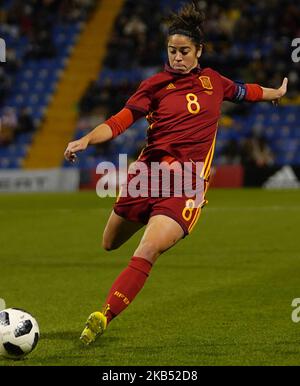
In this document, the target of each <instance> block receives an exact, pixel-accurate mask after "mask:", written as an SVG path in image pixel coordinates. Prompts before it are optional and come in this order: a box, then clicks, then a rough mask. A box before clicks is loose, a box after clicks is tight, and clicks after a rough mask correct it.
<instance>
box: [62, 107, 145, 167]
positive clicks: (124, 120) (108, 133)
mask: <svg viewBox="0 0 300 386" xmlns="http://www.w3.org/2000/svg"><path fill="white" fill-rule="evenodd" d="M140 117H141V113H139V112H136V111H134V110H130V109H128V108H124V109H123V110H121V111H120V112H119V113H118V114H116V115H114V116H112V117H111V118H109V119H108V120H107V121H105V122H104V123H102V124H100V125H99V126H97V127H96V128H95V129H94V130H92V131H91V132H90V133H88V134H87V135H85V136H84V137H82V138H80V139H78V140H77V141H73V142H70V143H69V144H68V147H67V149H66V151H65V154H64V156H65V159H66V160H67V161H70V162H73V163H74V162H75V161H76V158H77V156H76V153H78V152H80V151H84V150H85V149H86V148H87V147H88V146H89V145H97V144H100V143H104V142H107V141H110V140H111V139H113V138H115V137H117V136H118V135H120V134H122V133H123V132H124V131H126V130H127V129H128V128H129V127H130V126H131V125H132V124H133V123H134V122H135V121H136V120H137V119H139V118H140Z"/></svg>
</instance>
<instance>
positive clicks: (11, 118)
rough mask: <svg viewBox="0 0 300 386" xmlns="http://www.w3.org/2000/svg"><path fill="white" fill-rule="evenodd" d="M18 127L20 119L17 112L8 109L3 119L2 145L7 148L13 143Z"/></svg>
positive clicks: (0, 138)
mask: <svg viewBox="0 0 300 386" xmlns="http://www.w3.org/2000/svg"><path fill="white" fill-rule="evenodd" d="M17 126H18V118H17V114H16V112H15V110H14V109H13V108H11V107H7V108H6V109H4V112H3V114H2V117H1V129H0V145H2V146H6V145H10V144H11V143H12V142H13V140H14V138H15V132H16V129H17Z"/></svg>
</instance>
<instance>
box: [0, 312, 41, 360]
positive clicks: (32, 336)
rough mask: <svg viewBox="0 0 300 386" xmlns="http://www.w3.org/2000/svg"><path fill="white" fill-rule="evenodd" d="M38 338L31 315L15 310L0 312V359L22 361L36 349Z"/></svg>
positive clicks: (38, 334)
mask: <svg viewBox="0 0 300 386" xmlns="http://www.w3.org/2000/svg"><path fill="white" fill-rule="evenodd" d="M39 337H40V330H39V326H38V323H37V321H36V320H35V318H34V317H33V316H32V315H31V314H29V313H28V312H26V311H23V310H20V309H17V308H7V309H5V310H2V311H0V357H1V356H3V357H5V358H11V359H22V358H23V357H24V356H25V355H27V354H29V353H30V352H31V351H32V350H33V349H34V348H35V347H36V345H37V343H38V341H39Z"/></svg>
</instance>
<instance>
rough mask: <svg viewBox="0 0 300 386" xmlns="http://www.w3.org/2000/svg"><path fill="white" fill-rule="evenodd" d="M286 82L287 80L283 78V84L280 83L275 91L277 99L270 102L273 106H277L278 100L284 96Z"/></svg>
mask: <svg viewBox="0 0 300 386" xmlns="http://www.w3.org/2000/svg"><path fill="white" fill-rule="evenodd" d="M288 82H289V80H288V78H284V79H283V82H282V85H281V86H280V87H279V88H278V89H277V90H276V91H277V95H278V97H277V98H276V99H274V100H272V103H273V105H274V106H278V105H279V102H280V99H281V98H282V97H283V96H285V94H286V93H287V85H288Z"/></svg>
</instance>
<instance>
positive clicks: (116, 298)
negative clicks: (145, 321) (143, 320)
mask: <svg viewBox="0 0 300 386" xmlns="http://www.w3.org/2000/svg"><path fill="white" fill-rule="evenodd" d="M151 268H152V264H151V263H150V262H149V261H148V260H146V259H142V258H140V257H132V259H131V260H130V263H129V265H128V267H127V268H126V269H124V271H123V272H122V273H121V274H120V275H119V277H118V278H117V279H116V280H115V282H114V283H113V285H112V287H111V289H110V291H109V294H108V296H107V298H106V301H105V305H104V313H105V315H106V316H107V322H108V323H109V322H110V321H111V320H112V319H113V318H115V317H116V316H117V315H119V314H120V313H121V312H122V311H123V310H124V309H125V308H127V307H128V306H129V304H130V303H131V302H132V301H133V299H134V298H135V297H136V295H137V294H138V293H139V292H140V290H141V289H142V288H143V286H144V284H145V282H146V280H147V278H148V276H149V273H150V271H151Z"/></svg>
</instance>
